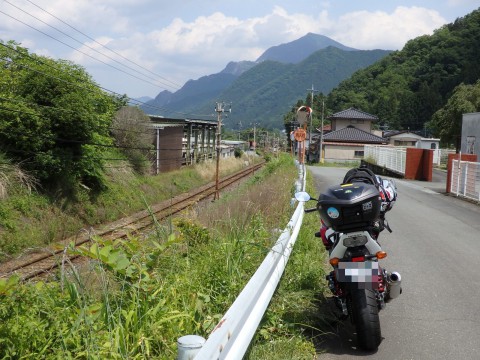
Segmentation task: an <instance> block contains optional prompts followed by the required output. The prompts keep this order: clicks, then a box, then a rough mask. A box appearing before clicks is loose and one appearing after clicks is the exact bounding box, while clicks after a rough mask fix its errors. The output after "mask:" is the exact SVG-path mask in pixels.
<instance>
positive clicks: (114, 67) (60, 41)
mask: <svg viewBox="0 0 480 360" xmlns="http://www.w3.org/2000/svg"><path fill="white" fill-rule="evenodd" d="M4 1H5V0H4ZM0 13H2V14H4V15H6V16H8V17H9V18H11V19H13V20H15V21H18V22H19V23H21V24H23V25H25V26H28V27H29V28H31V29H33V30H35V31H38V32H39V33H41V34H43V35H45V36H48V37H49V38H51V39H53V40H55V41H58V42H59V43H61V44H63V45H65V46H67V47H69V48H70V49H72V50H74V51H77V52H79V53H81V54H83V55H85V56H88V57H89V58H91V59H93V60H96V61H99V62H101V63H102V64H104V65H107V66H109V67H111V68H113V69H115V70H118V71H120V72H122V73H124V74H126V75H129V76H131V77H133V78H135V79H138V80H140V81H143V82H145V83H148V84H150V85H153V86H157V87H158V85H157V84H155V83H153V82H150V81H148V80H145V79H142V78H140V77H138V76H136V75H134V74H131V73H129V72H127V71H125V70H122V69H120V68H118V67H116V66H113V65H111V64H108V63H106V62H105V61H102V60H100V59H97V58H95V57H93V56H91V55H89V54H87V53H86V52H84V51H82V50H78V49H76V48H75V47H73V46H71V45H69V44H67V43H66V42H64V41H62V40H59V39H57V38H55V37H53V36H52V35H50V34H47V33H46V32H44V31H42V30H39V29H37V28H35V27H34V26H31V25H29V24H27V23H25V22H23V21H22V20H19V19H17V18H15V17H13V16H11V15H9V14H7V13H5V12H3V11H1V10H0Z"/></svg>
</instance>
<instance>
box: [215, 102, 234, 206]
mask: <svg viewBox="0 0 480 360" xmlns="http://www.w3.org/2000/svg"><path fill="white" fill-rule="evenodd" d="M215 111H216V112H217V134H216V135H217V169H216V172H215V194H214V196H213V200H217V199H220V193H219V191H218V177H219V169H220V141H221V140H220V138H221V135H222V114H223V113H224V112H225V111H228V112H232V107H231V106H230V107H229V109H228V110H225V104H224V103H220V102H217V105H216V106H215Z"/></svg>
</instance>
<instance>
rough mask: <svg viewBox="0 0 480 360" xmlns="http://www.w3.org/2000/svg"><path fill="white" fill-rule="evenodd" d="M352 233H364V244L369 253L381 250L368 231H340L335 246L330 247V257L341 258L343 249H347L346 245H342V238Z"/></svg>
mask: <svg viewBox="0 0 480 360" xmlns="http://www.w3.org/2000/svg"><path fill="white" fill-rule="evenodd" d="M352 235H365V236H366V237H367V243H366V244H365V245H364V246H365V247H366V248H367V250H368V252H369V253H370V254H372V255H373V254H376V253H377V252H379V251H381V250H382V248H381V247H380V245H379V244H378V242H377V241H376V240H375V239H374V238H372V236H371V235H370V233H369V232H368V231H356V232H354V233H345V234H344V233H342V234H340V239H339V241H338V243H337V244H336V245H335V247H334V248H333V249H332V252H331V253H330V259H333V258H338V259H343V257H344V256H345V251H347V249H348V248H347V247H346V246H344V245H343V239H345V238H346V237H349V236H352Z"/></svg>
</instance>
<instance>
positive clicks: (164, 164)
mask: <svg viewBox="0 0 480 360" xmlns="http://www.w3.org/2000/svg"><path fill="white" fill-rule="evenodd" d="M159 133H160V146H159V148H160V169H159V170H160V173H162V172H167V171H170V170H175V169H180V167H181V166H182V162H183V159H182V138H183V127H182V126H178V127H168V128H165V129H162V130H160V132H159Z"/></svg>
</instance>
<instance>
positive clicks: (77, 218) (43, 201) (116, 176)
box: [0, 158, 245, 261]
mask: <svg viewBox="0 0 480 360" xmlns="http://www.w3.org/2000/svg"><path fill="white" fill-rule="evenodd" d="M244 161H245V160H242V159H234V158H231V159H222V161H221V165H220V170H221V171H220V173H221V175H224V174H227V173H231V172H234V171H236V170H238V169H240V168H241V167H243V166H245V162H244ZM0 163H2V159H1V158H0ZM2 166H3V167H2ZM212 169H215V168H214V167H213V168H212V164H211V162H210V163H208V162H207V163H204V164H197V165H196V166H194V167H185V168H182V169H180V170H177V171H172V172H168V173H165V174H160V175H158V176H137V175H135V174H134V172H133V170H132V168H131V166H129V165H128V163H127V162H121V161H120V162H118V161H117V162H115V164H114V166H113V165H112V166H107V167H106V170H107V174H106V177H107V179H108V181H107V184H108V189H107V190H106V191H105V192H103V193H101V194H95V195H94V194H92V193H91V192H90V191H89V190H88V189H85V188H79V189H78V190H77V192H76V194H75V198H68V197H62V196H53V195H50V196H49V195H46V194H42V193H39V192H36V191H34V187H33V186H34V184H35V182H34V180H33V179H32V178H31V177H29V176H28V175H26V174H24V173H23V172H21V170H20V169H19V168H18V167H16V166H11V165H7V166H6V165H0V195H1V194H4V196H5V195H6V194H7V193H9V194H10V196H8V197H6V198H4V199H2V201H0V261H1V260H5V259H6V258H8V257H11V256H15V255H16V254H18V253H19V252H21V251H24V250H26V249H29V250H31V249H37V248H43V247H44V246H45V245H48V244H51V243H53V242H56V241H59V240H63V239H64V238H67V237H69V236H74V235H76V234H78V233H80V232H84V231H87V232H90V231H91V228H92V227H96V226H98V225H99V224H102V223H107V222H110V221H114V220H116V219H118V218H121V217H124V216H127V215H130V214H132V213H135V212H137V211H141V210H144V209H145V200H146V201H147V202H148V203H149V204H155V203H159V202H161V201H163V200H166V199H169V198H171V197H173V196H175V195H178V194H180V193H182V192H186V191H189V190H191V189H193V188H197V187H199V186H201V185H204V184H206V183H208V182H210V181H212V180H213V177H214V174H215V171H214V170H212ZM22 184H23V185H22ZM9 189H10V190H9ZM14 189H15V191H13V190H14Z"/></svg>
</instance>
